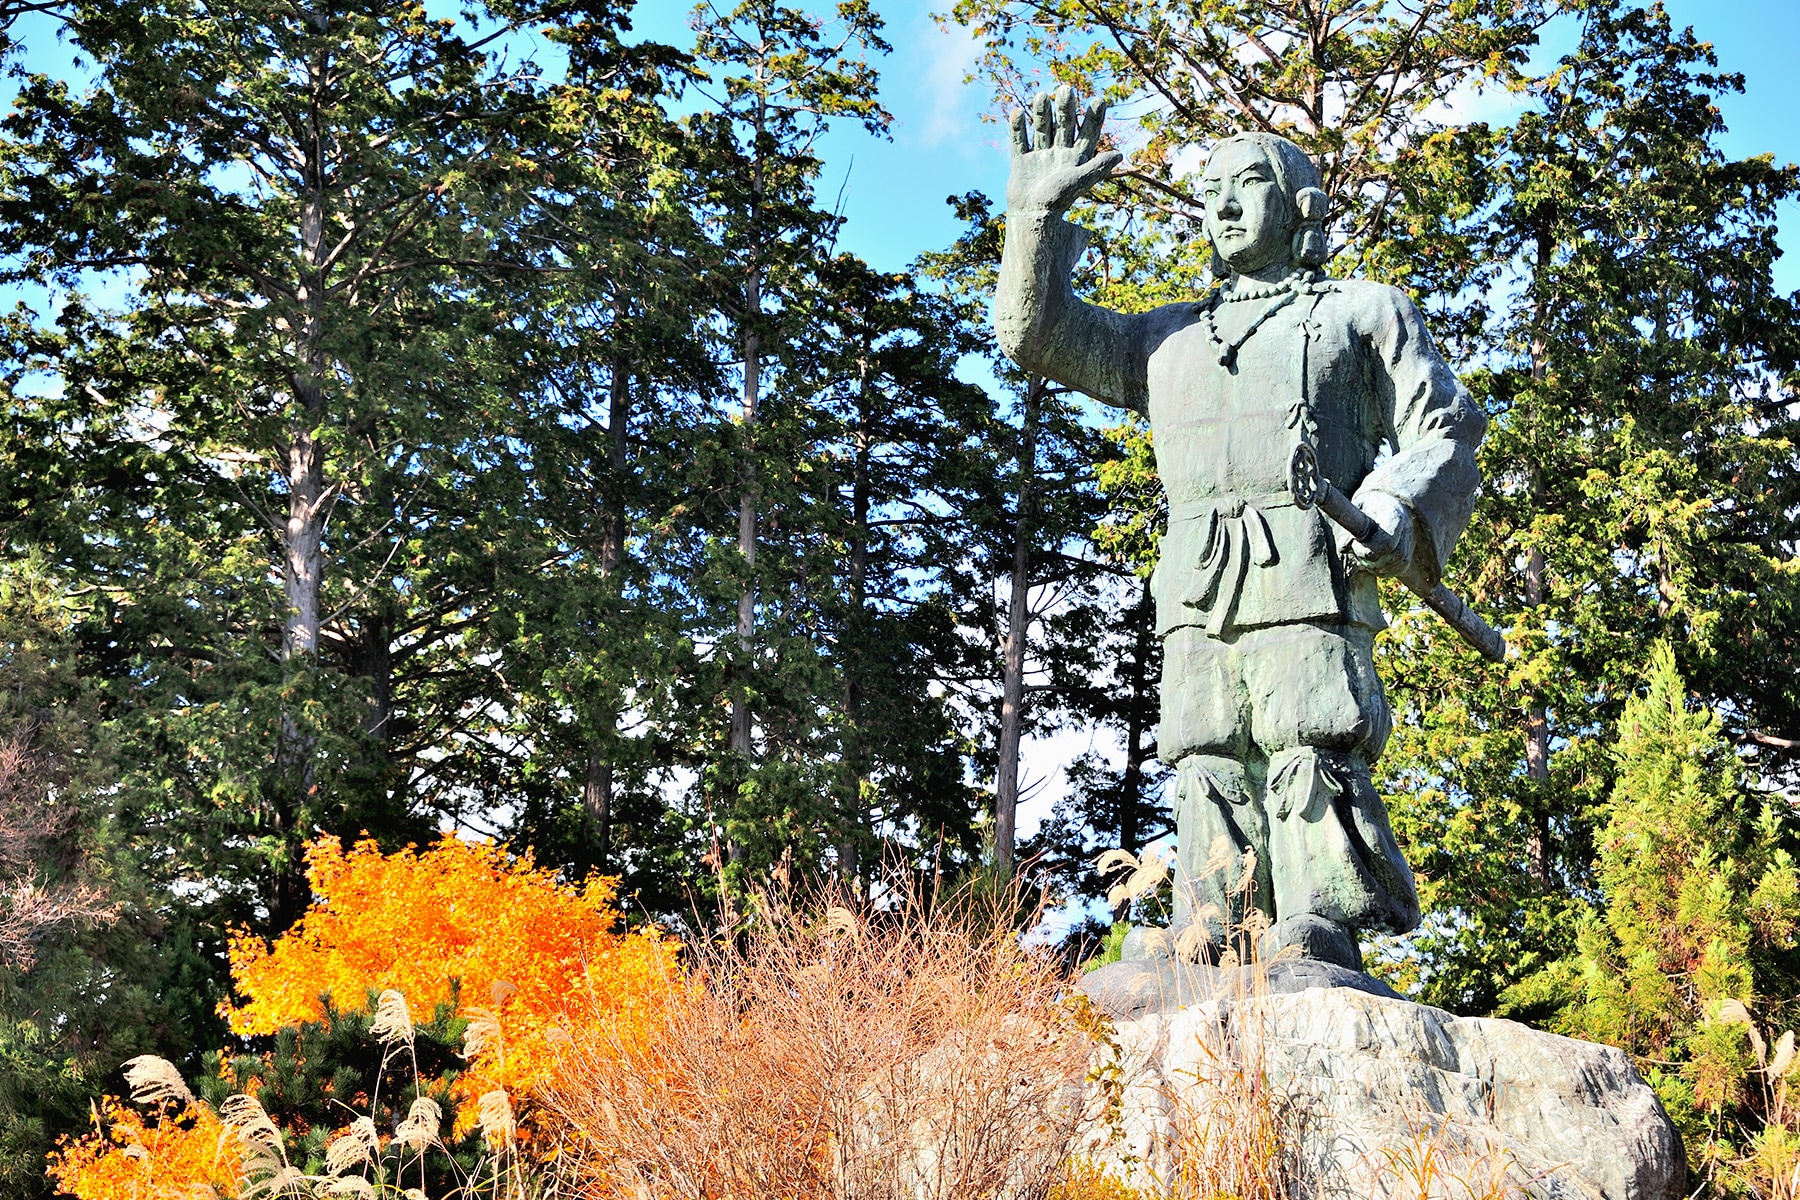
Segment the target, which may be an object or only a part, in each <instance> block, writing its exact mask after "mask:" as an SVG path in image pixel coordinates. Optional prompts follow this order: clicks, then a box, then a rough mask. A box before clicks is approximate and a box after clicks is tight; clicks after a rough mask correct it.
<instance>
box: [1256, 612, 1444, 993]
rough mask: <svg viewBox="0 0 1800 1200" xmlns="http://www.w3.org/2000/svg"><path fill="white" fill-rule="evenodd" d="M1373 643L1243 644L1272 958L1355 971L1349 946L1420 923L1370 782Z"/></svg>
mask: <svg viewBox="0 0 1800 1200" xmlns="http://www.w3.org/2000/svg"><path fill="white" fill-rule="evenodd" d="M1373 643H1374V635H1373V633H1372V632H1370V631H1369V630H1367V629H1364V628H1362V627H1360V626H1354V625H1342V626H1318V625H1290V626H1280V627H1277V628H1273V629H1266V630H1258V631H1255V632H1254V633H1253V634H1246V635H1245V636H1244V638H1243V641H1242V642H1241V644H1240V653H1241V654H1242V656H1243V664H1244V677H1245V684H1246V688H1247V690H1248V692H1249V695H1250V707H1251V714H1252V715H1251V728H1252V735H1253V737H1254V738H1255V740H1256V742H1257V744H1258V745H1259V746H1260V747H1261V748H1262V750H1263V751H1264V752H1265V753H1266V754H1267V755H1268V759H1269V766H1268V782H1267V800H1266V806H1267V809H1268V819H1269V827H1270V828H1269V858H1270V872H1271V875H1272V877H1273V879H1272V882H1273V890H1274V897H1275V914H1274V915H1275V918H1276V924H1275V927H1274V928H1273V929H1272V930H1271V936H1270V948H1271V949H1276V950H1278V949H1280V948H1282V947H1284V946H1294V947H1297V948H1298V949H1299V950H1300V951H1301V953H1303V954H1305V955H1306V956H1308V957H1314V958H1324V959H1328V960H1330V961H1335V962H1340V963H1342V964H1344V965H1346V966H1351V967H1358V968H1360V966H1361V963H1362V957H1361V953H1360V951H1359V950H1358V948H1357V941H1356V934H1357V933H1358V932H1361V931H1365V930H1367V931H1382V932H1391V933H1404V932H1406V931H1408V930H1411V929H1414V928H1416V927H1417V925H1418V921H1419V901H1418V894H1417V892H1416V891H1415V889H1414V887H1413V878H1412V872H1411V871H1410V870H1409V869H1408V868H1407V865H1406V860H1405V859H1404V858H1403V857H1401V854H1400V848H1399V846H1398V845H1396V844H1395V842H1394V835H1393V831H1392V829H1391V828H1390V827H1389V825H1388V819H1387V809H1386V808H1385V806H1384V805H1383V804H1382V802H1381V797H1380V796H1379V795H1378V794H1377V793H1376V791H1375V785H1374V783H1373V782H1372V781H1371V779H1370V777H1369V764H1370V763H1371V762H1372V761H1374V760H1375V758H1376V757H1377V756H1379V755H1380V753H1381V750H1382V747H1383V746H1384V745H1385V744H1386V742H1387V736H1388V732H1389V730H1390V729H1391V727H1392V726H1391V720H1392V718H1391V716H1390V714H1389V711H1388V706H1387V699H1386V697H1385V696H1384V695H1383V694H1382V690H1381V681H1380V679H1379V678H1378V677H1377V676H1376V674H1375V665H1374V656H1373Z"/></svg>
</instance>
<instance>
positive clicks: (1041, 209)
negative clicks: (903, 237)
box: [994, 87, 1148, 412]
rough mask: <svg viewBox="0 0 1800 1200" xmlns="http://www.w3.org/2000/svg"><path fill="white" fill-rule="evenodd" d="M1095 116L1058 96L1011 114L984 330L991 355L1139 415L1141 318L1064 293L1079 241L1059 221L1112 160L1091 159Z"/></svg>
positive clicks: (1110, 155)
mask: <svg viewBox="0 0 1800 1200" xmlns="http://www.w3.org/2000/svg"><path fill="white" fill-rule="evenodd" d="M1105 116H1106V108H1105V106H1104V105H1102V104H1098V103H1095V104H1090V105H1088V107H1087V109H1086V111H1085V112H1082V111H1080V110H1079V109H1078V107H1077V105H1076V103H1075V95H1074V93H1073V92H1071V91H1070V90H1069V89H1068V88H1066V87H1065V88H1060V89H1058V91H1057V92H1056V94H1055V95H1054V96H1050V95H1046V94H1040V95H1038V96H1037V97H1036V98H1035V99H1034V100H1033V101H1032V113H1031V116H1030V118H1029V119H1028V118H1027V115H1026V114H1025V113H1024V112H1015V113H1014V114H1013V115H1012V149H1013V153H1012V173H1011V176H1010V177H1009V179H1008V180H1007V185H1006V242H1005V247H1004V249H1003V251H1002V253H1001V258H1000V278H999V284H998V288H997V290H996V294H995V296H994V331H995V333H996V335H997V336H998V338H999V341H1000V348H1001V349H1002V350H1004V351H1005V352H1006V354H1007V356H1008V357H1010V358H1011V359H1012V360H1013V361H1014V362H1016V363H1018V364H1019V365H1020V366H1021V367H1024V368H1025V369H1026V370H1027V371H1030V372H1032V373H1033V374H1036V375H1042V376H1044V377H1045V378H1047V379H1053V380H1055V381H1056V382H1057V383H1060V384H1063V385H1064V386H1066V387H1072V388H1075V389H1076V390H1078V391H1082V392H1086V393H1087V394H1088V395H1090V396H1092V397H1094V398H1095V399H1096V400H1100V401H1103V402H1105V403H1107V404H1113V405H1117V406H1118V407H1120V408H1129V409H1134V410H1136V411H1138V412H1142V411H1143V410H1144V405H1145V401H1146V386H1145V378H1144V377H1145V361H1146V358H1147V353H1148V351H1147V347H1146V346H1145V345H1144V342H1145V337H1144V334H1143V331H1141V330H1140V329H1139V328H1138V326H1139V325H1140V324H1141V323H1142V319H1141V318H1136V317H1129V316H1126V315H1125V314H1123V313H1116V312H1113V311H1111V310H1110V309H1105V308H1100V307H1097V306H1095V305H1092V304H1087V303H1085V302H1083V301H1082V300H1081V299H1080V298H1079V297H1077V296H1076V295H1075V292H1074V289H1073V288H1072V287H1070V285H1069V276H1070V274H1071V273H1072V272H1073V271H1074V269H1075V262H1076V260H1077V259H1079V258H1080V257H1081V251H1082V249H1083V248H1084V247H1085V246H1086V245H1087V236H1088V235H1087V231H1086V230H1084V229H1082V228H1080V227H1079V226H1076V225H1071V224H1070V223H1069V222H1067V221H1065V220H1063V214H1064V213H1065V212H1067V211H1068V210H1069V206H1070V205H1071V204H1073V203H1074V202H1075V201H1076V199H1078V198H1079V197H1080V196H1081V195H1082V194H1083V193H1085V192H1086V191H1087V190H1088V189H1089V188H1091V187H1093V186H1094V184H1096V183H1098V182H1099V181H1100V180H1101V179H1103V178H1105V177H1106V175H1107V174H1108V173H1110V172H1111V171H1112V169H1113V167H1115V166H1117V165H1118V163H1119V160H1120V158H1121V155H1119V154H1118V153H1117V152H1115V151H1108V152H1106V153H1104V154H1098V153H1096V151H1097V149H1098V147H1099V142H1100V130H1101V126H1102V123H1103V122H1104V120H1105ZM1028 124H1029V125H1034V126H1035V134H1036V136H1035V139H1034V138H1033V137H1032V133H1033V132H1034V131H1033V130H1032V129H1030V128H1028ZM1034 141H1035V144H1034Z"/></svg>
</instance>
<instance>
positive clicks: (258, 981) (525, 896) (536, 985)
mask: <svg viewBox="0 0 1800 1200" xmlns="http://www.w3.org/2000/svg"><path fill="white" fill-rule="evenodd" d="M307 862H308V873H309V878H310V880H311V883H312V889H313V894H314V903H313V907H312V908H311V910H310V911H309V912H308V913H307V915H306V916H305V917H304V918H303V919H302V920H301V921H300V922H299V923H298V924H297V925H295V926H294V928H292V929H291V930H289V931H288V932H287V933H285V934H283V935H282V936H281V937H279V938H277V939H276V940H275V941H274V942H273V943H269V942H266V941H264V940H262V939H260V938H256V937H254V936H251V935H249V934H247V933H239V934H238V935H237V936H235V937H233V939H232V941H231V946H230V954H231V969H232V977H233V980H234V981H235V984H236V993H237V995H236V999H235V1000H234V1001H231V1002H228V1003H227V1004H225V1005H224V1006H222V1011H223V1013H224V1015H225V1016H226V1017H227V1018H228V1019H229V1020H230V1023H231V1027H232V1029H233V1031H234V1032H236V1033H238V1034H239V1035H241V1036H244V1037H257V1036H259V1035H269V1034H276V1033H278V1032H281V1031H284V1030H292V1029H293V1028H295V1027H296V1026H301V1025H304V1024H306V1023H308V1022H317V1021H320V1020H322V1019H324V1018H325V1017H326V1016H327V1011H326V1009H327V998H329V1001H330V1003H331V1005H332V1006H333V1007H335V1008H336V1009H338V1010H356V1009H361V1008H364V1007H366V1006H367V1005H369V1003H370V1002H371V1001H372V999H373V997H374V996H375V995H376V994H377V993H381V994H382V995H383V997H384V1003H383V1005H382V1011H383V1012H387V1011H389V1010H393V1011H397V1012H402V1013H404V1012H408V1011H410V1012H411V1013H418V1014H430V1013H432V1012H433V1011H435V1010H438V1009H439V1008H440V1007H443V1006H448V1007H449V1009H450V1011H453V1012H455V1013H457V1015H458V1017H459V1018H460V1019H461V1021H462V1022H463V1033H462V1035H461V1044H462V1051H463V1056H464V1059H465V1060H466V1063H465V1064H464V1065H463V1067H462V1068H461V1069H460V1070H459V1071H458V1072H456V1073H455V1078H454V1079H453V1080H452V1081H451V1084H450V1088H451V1094H452V1095H453V1096H454V1097H455V1098H456V1099H457V1101H458V1103H457V1105H456V1114H457V1115H456V1124H455V1128H454V1130H453V1136H455V1137H458V1138H460V1137H463V1136H464V1135H465V1134H468V1133H469V1132H470V1131H471V1130H472V1129H473V1128H474V1127H475V1126H476V1124H477V1123H478V1122H480V1123H481V1124H482V1126H483V1133H484V1138H486V1137H487V1135H491V1134H492V1133H493V1130H492V1129H491V1128H490V1126H492V1125H493V1124H494V1123H495V1119H494V1118H493V1113H494V1111H495V1110H496V1107H497V1105H498V1107H502V1108H504V1109H505V1113H506V1119H505V1122H504V1124H505V1126H506V1129H507V1134H506V1136H507V1137H508V1138H511V1137H512V1136H513V1121H514V1114H515V1113H516V1114H517V1123H518V1128H517V1136H518V1138H519V1139H520V1140H521V1144H522V1146H523V1148H524V1149H525V1151H526V1152H527V1153H529V1152H530V1146H531V1143H532V1141H533V1137H534V1130H533V1116H534V1114H535V1112H536V1111H537V1103H536V1102H537V1099H538V1097H539V1095H540V1093H541V1092H542V1091H543V1090H544V1089H545V1088H546V1087H547V1085H548V1083H549V1080H550V1077H551V1074H552V1071H553V1068H554V1065H555V1062H556V1059H557V1055H558V1053H559V1047H560V1046H561V1045H565V1044H567V1043H568V1042H570V1041H572V1040H574V1039H577V1038H579V1039H582V1040H587V1039H590V1038H592V1037H596V1036H604V1037H606V1038H607V1039H608V1040H610V1041H614V1042H623V1043H631V1042H633V1041H635V1040H636V1039H637V1037H638V1036H639V1035H640V1034H641V1033H642V1032H643V1031H644V1030H646V1029H647V1028H649V1026H650V1024H651V1023H652V1022H653V1020H654V1019H655V1016H654V1014H655V1013H656V1012H657V1010H658V1009H660V1008H661V1007H662V1006H664V1005H666V1004H667V1002H668V1000H669V998H670V997H671V995H672V993H673V992H674V991H675V990H676V989H678V988H679V987H680V982H679V980H680V975H679V972H678V969H677V964H676V956H675V953H674V950H675V947H674V944H673V943H671V942H669V941H667V940H666V939H664V938H662V937H660V936H659V935H658V934H657V933H656V932H655V931H642V932H631V933H623V932H620V930H619V924H620V922H619V914H618V912H617V910H616V909H615V908H614V907H613V898H614V892H613V881H612V880H608V879H594V880H590V881H589V882H588V883H587V884H586V885H584V886H581V887H572V886H569V885H567V884H564V883H562V882H560V881H559V880H558V879H557V878H556V876H555V874H554V873H553V872H551V871H548V870H545V869H542V868H539V867H537V866H535V865H534V864H533V862H532V861H531V860H530V858H528V857H527V858H512V857H510V856H509V855H508V854H507V853H506V851H505V850H504V849H503V848H502V847H499V846H494V845H485V844H478V843H472V842H466V841H463V840H460V839H458V838H455V837H446V838H444V839H443V840H442V841H440V842H438V843H437V844H435V845H433V846H431V847H428V848H426V849H424V850H417V849H413V848H408V849H406V850H403V851H400V852H397V853H394V854H383V853H382V852H381V850H380V849H379V848H378V847H377V846H376V845H375V843H373V842H371V841H363V842H359V843H358V844H356V845H355V846H354V847H352V848H351V849H350V850H349V851H345V850H344V849H343V848H342V847H341V846H340V845H339V844H338V843H337V842H335V841H333V840H330V839H322V840H320V841H318V842H316V843H314V844H313V846H312V847H311V848H310V849H309V851H308V855H307ZM396 993H397V994H398V996H402V997H404V999H405V1004H404V1005H403V1006H401V1005H397V1004H396V1003H395V994H396ZM402 1020H404V1021H405V1022H406V1023H407V1025H408V1033H409V1034H410V1021H411V1018H410V1017H403V1018H402ZM377 1025H378V1026H379V1025H380V1018H379V1017H378V1018H377ZM401 1040H406V1039H401ZM497 1097H499V1098H503V1100H504V1104H499V1102H498V1101H497ZM162 1111H163V1113H164V1115H165V1119H164V1120H162V1121H161V1122H160V1123H158V1122H154V1121H146V1119H145V1118H144V1117H143V1116H142V1115H140V1114H139V1113H138V1112H137V1111H135V1110H133V1109H131V1108H128V1107H125V1106H122V1105H120V1104H119V1103H118V1102H116V1101H111V1100H109V1101H108V1102H107V1105H106V1108H105V1110H104V1112H103V1113H102V1114H101V1119H100V1120H99V1121H98V1122H97V1129H96V1131H95V1132H94V1133H92V1134H90V1135H88V1136H87V1137H85V1138H83V1139H80V1140H79V1141H75V1142H73V1143H70V1144H68V1145H65V1146H64V1147H63V1148H62V1150H61V1151H60V1152H59V1153H58V1154H57V1155H56V1156H55V1157H54V1158H53V1160H52V1163H51V1168H50V1171H51V1174H52V1176H53V1177H54V1178H55V1179H56V1180H57V1182H58V1183H59V1184H60V1186H61V1188H62V1190H63V1191H64V1192H65V1193H67V1194H69V1195H71V1196H74V1197H77V1200H127V1198H132V1200H136V1198H137V1197H144V1198H145V1200H160V1198H161V1197H163V1196H164V1195H167V1196H169V1197H171V1198H172V1197H181V1200H189V1198H190V1197H191V1196H207V1195H213V1194H217V1195H221V1196H225V1195H232V1194H235V1190H236V1187H237V1184H238V1182H239V1177H238V1175H237V1171H238V1166H237V1163H236V1160H235V1159H234V1158H232V1157H230V1156H229V1155H226V1154H224V1153H223V1152H222V1151H221V1149H220V1146H221V1144H222V1138H221V1132H222V1126H221V1124H220V1121H219V1117H218V1115H217V1114H216V1113H215V1112H214V1111H213V1110H212V1109H211V1108H209V1107H208V1106H206V1105H205V1104H203V1103H202V1104H195V1105H193V1106H191V1107H189V1108H187V1109H185V1110H183V1112H184V1115H182V1116H181V1117H179V1118H176V1117H174V1115H173V1114H174V1112H175V1111H177V1110H176V1109H174V1108H164V1109H163V1110H162ZM484 1114H485V1115H484ZM304 1132H305V1131H301V1130H289V1131H288V1133H289V1135H290V1136H292V1135H298V1134H301V1133H304ZM224 1140H228V1139H224ZM490 1140H491V1139H490Z"/></svg>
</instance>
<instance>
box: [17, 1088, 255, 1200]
mask: <svg viewBox="0 0 1800 1200" xmlns="http://www.w3.org/2000/svg"><path fill="white" fill-rule="evenodd" d="M97 1112H98V1124H99V1126H100V1128H99V1129H97V1130H96V1131H95V1132H94V1133H91V1134H89V1135H88V1136H87V1137H84V1138H81V1139H80V1140H78V1141H74V1142H70V1143H69V1144H67V1145H65V1146H64V1147H62V1149H60V1150H58V1151H57V1152H56V1154H55V1155H53V1156H52V1157H51V1160H50V1177H51V1178H52V1179H54V1180H56V1183H57V1187H58V1189H59V1190H60V1191H62V1192H64V1193H66V1194H67V1195H70V1196H75V1197H77V1198H78V1200H127V1198H128V1197H129V1198H130V1200H197V1198H199V1197H212V1196H235V1195H237V1193H238V1187H239V1185H240V1184H241V1183H242V1182H243V1176H242V1172H241V1168H240V1166H239V1163H238V1156H237V1151H236V1147H235V1145H234V1143H233V1142H232V1140H231V1139H230V1138H228V1137H226V1136H225V1127H224V1125H223V1124H222V1123H221V1122H220V1121H219V1118H218V1116H217V1114H215V1113H214V1112H213V1110H212V1109H210V1108H208V1107H206V1106H205V1105H204V1104H196V1105H192V1106H189V1107H186V1108H184V1109H182V1110H181V1111H180V1113H178V1114H177V1113H175V1112H173V1111H171V1110H170V1109H169V1108H164V1109H163V1117H162V1119H161V1120H159V1121H155V1122H148V1121H146V1120H145V1119H144V1115H143V1113H141V1112H139V1111H138V1110H137V1109H135V1108H132V1107H130V1106H128V1105H125V1104H123V1103H121V1102H120V1101H119V1100H118V1099H116V1098H115V1097H111V1096H109V1097H107V1098H106V1099H105V1100H104V1101H103V1102H102V1103H101V1105H100V1106H99V1108H98V1110H97Z"/></svg>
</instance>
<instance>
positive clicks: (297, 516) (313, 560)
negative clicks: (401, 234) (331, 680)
mask: <svg viewBox="0 0 1800 1200" xmlns="http://www.w3.org/2000/svg"><path fill="white" fill-rule="evenodd" d="M311 182H312V183H313V187H312V189H311V190H310V191H309V193H308V195H307V196H306V198H305V200H304V201H303V202H302V204H301V211H300V230H299V232H300V241H301V249H302V257H303V262H304V266H303V271H302V276H301V283H300V288H299V301H300V309H301V314H302V315H301V317H300V328H298V329H297V330H295V331H294V333H295V340H294V353H295V359H296V362H295V368H294V373H293V377H292V385H293V404H294V412H293V415H292V417H291V418H290V421H289V427H288V439H287V444H286V446H284V447H283V452H284V455H283V456H284V459H285V461H284V462H283V464H282V474H283V476H284V479H285V482H286V484H287V489H288V511H287V521H286V523H285V525H284V526H283V527H282V529H281V530H280V531H279V535H278V537H279V541H280V544H281V587H282V599H283V601H284V603H285V611H284V613H283V614H282V623H281V658H282V662H283V664H284V665H285V666H286V668H287V670H288V672H289V674H290V675H306V676H311V675H315V674H316V673H317V670H318V656H319V633H320V622H321V619H322V617H321V614H322V603H321V598H322V596H323V593H324V587H325V529H326V526H327V524H328V523H329V521H330V519H331V510H332V506H333V504H334V502H335V500H336V497H337V490H336V489H335V488H334V487H332V486H331V485H329V484H328V483H327V482H326V477H325V475H326V472H325V448H324V446H323V445H322V444H321V443H320V441H319V438H318V429H319V426H320V425H321V424H322V423H323V421H324V418H325V407H326V397H325V388H324V381H325V380H326V379H328V378H330V363H329V362H328V360H327V356H326V353H325V350H324V339H325V322H326V318H325V312H324V309H325V268H324V259H325V254H326V250H325V245H324V188H323V181H322V180H320V179H314V180H313V181H311ZM316 749H317V747H316V739H315V738H314V736H313V735H312V733H311V731H309V730H307V729H306V728H305V727H304V726H303V725H302V724H301V723H300V721H299V720H298V719H296V717H295V716H293V715H292V714H288V715H284V716H283V718H282V722H281V745H280V749H279V756H280V764H279V765H280V774H281V776H282V778H283V785H282V788H281V792H280V794H278V795H277V796H276V798H275V800H274V804H273V811H272V812H271V813H270V824H271V826H272V832H273V833H274V835H275V841H276V843H277V844H278V845H279V846H280V847H281V849H280V850H279V851H278V854H279V858H278V859H277V861H276V862H275V863H274V864H273V876H274V877H273V879H272V881H271V889H270V895H269V897H268V901H269V921H270V925H271V927H272V929H273V930H274V931H275V932H280V931H282V930H285V929H287V928H288V927H289V926H290V925H292V924H293V923H294V922H295V921H297V920H299V919H300V917H301V915H302V914H303V913H305V911H306V906H307V903H308V901H309V900H310V899H311V892H310V889H309V888H308V886H307V882H306V872H305V868H304V867H303V865H302V862H301V841H302V839H303V838H304V837H305V836H306V834H307V832H308V829H307V825H308V821H307V820H306V817H305V812H306V809H307V807H308V804H309V802H310V801H312V800H313V799H314V798H315V796H314V793H315V792H316V791H317V788H318V778H317V773H316V771H317V764H316V763H315V762H314V758H315V755H316Z"/></svg>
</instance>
